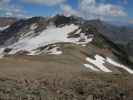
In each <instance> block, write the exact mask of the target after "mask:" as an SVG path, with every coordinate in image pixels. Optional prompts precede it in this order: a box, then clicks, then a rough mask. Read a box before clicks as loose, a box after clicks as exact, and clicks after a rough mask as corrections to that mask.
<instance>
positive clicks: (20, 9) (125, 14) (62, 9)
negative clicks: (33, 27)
mask: <svg viewBox="0 0 133 100" xmlns="http://www.w3.org/2000/svg"><path fill="white" fill-rule="evenodd" d="M132 5H133V0H0V16H13V17H15V16H17V17H25V16H26V17H27V16H53V15H56V14H58V13H62V14H65V15H67V16H69V15H76V16H79V17H83V18H86V19H95V18H100V19H103V20H124V21H130V22H133V13H132V10H133V8H132Z"/></svg>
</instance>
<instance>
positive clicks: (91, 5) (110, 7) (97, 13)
mask: <svg viewBox="0 0 133 100" xmlns="http://www.w3.org/2000/svg"><path fill="white" fill-rule="evenodd" d="M61 11H64V12H65V13H66V12H67V14H68V13H69V14H71V15H76V16H79V17H83V18H86V19H95V18H100V19H104V18H112V17H113V18H115V17H125V16H127V13H126V12H125V11H124V10H123V8H122V7H121V6H118V5H114V4H110V3H108V4H106V3H97V2H96V0H80V2H79V5H78V8H77V9H72V7H71V6H70V5H65V6H62V7H61ZM64 12H63V13H64Z"/></svg>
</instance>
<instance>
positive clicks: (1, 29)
mask: <svg viewBox="0 0 133 100" xmlns="http://www.w3.org/2000/svg"><path fill="white" fill-rule="evenodd" d="M9 27H10V25H7V26H4V27H0V31H4V30H5V29H7V28H9Z"/></svg>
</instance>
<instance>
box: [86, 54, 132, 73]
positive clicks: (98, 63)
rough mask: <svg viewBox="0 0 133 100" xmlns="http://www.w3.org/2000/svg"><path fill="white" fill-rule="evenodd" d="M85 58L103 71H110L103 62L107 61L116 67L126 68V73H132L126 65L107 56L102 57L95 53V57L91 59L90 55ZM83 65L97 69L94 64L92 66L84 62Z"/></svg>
mask: <svg viewBox="0 0 133 100" xmlns="http://www.w3.org/2000/svg"><path fill="white" fill-rule="evenodd" d="M86 60H87V61H88V62H89V63H92V64H94V65H95V66H96V67H97V68H98V69H100V70H102V71H104V72H112V71H111V70H110V69H108V68H107V67H106V66H105V65H104V64H105V63H109V64H112V65H113V66H115V67H118V68H122V69H124V70H126V71H127V72H128V73H130V74H133V70H132V69H130V68H128V67H127V66H125V65H123V64H120V63H118V62H116V61H114V60H113V59H111V58H109V57H106V58H104V57H102V56H100V55H95V59H92V58H90V57H87V58H86ZM84 66H85V67H87V68H90V69H92V70H94V71H99V70H98V69H97V68H95V66H92V65H90V64H84Z"/></svg>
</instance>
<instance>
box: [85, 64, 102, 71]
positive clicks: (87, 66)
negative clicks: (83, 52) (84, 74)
mask: <svg viewBox="0 0 133 100" xmlns="http://www.w3.org/2000/svg"><path fill="white" fill-rule="evenodd" d="M84 66H85V67H86V68H90V69H91V70H93V71H96V72H98V71H100V70H99V69H97V68H95V67H94V66H92V65H90V64H84Z"/></svg>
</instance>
